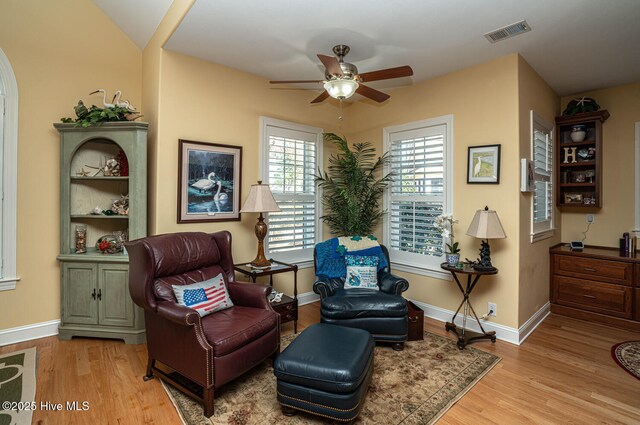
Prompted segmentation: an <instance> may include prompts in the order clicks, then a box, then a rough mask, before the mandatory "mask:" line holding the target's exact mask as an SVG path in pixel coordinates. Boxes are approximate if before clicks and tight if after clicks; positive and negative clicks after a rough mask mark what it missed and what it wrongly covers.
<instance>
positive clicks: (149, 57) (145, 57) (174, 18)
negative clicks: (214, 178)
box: [142, 0, 195, 235]
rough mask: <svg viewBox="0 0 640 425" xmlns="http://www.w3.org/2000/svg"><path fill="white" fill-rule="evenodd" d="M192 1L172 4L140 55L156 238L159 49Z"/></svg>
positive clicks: (151, 219)
mask: <svg viewBox="0 0 640 425" xmlns="http://www.w3.org/2000/svg"><path fill="white" fill-rule="evenodd" d="M194 3H195V0H175V1H174V2H173V3H172V4H171V6H170V7H169V10H168V11H167V13H166V14H165V16H164V17H163V18H162V21H161V22H160V24H159V25H158V28H157V29H156V31H155V33H154V34H153V37H152V38H151V40H149V42H148V43H147V45H146V46H145V48H144V51H143V52H142V105H143V107H144V111H145V121H147V122H148V123H149V131H148V134H147V139H148V143H149V144H148V147H149V148H148V164H149V166H148V168H147V169H148V170H149V179H148V182H147V184H148V193H149V202H148V216H149V222H148V231H149V234H150V235H153V234H156V233H157V232H156V220H155V217H156V209H155V206H156V194H157V192H158V186H157V179H156V176H157V174H158V168H157V166H158V161H157V157H158V152H157V145H158V127H159V126H160V124H161V121H160V120H159V116H158V114H159V108H160V74H161V72H162V46H164V44H165V43H166V42H167V40H168V39H169V37H171V34H173V32H174V31H175V30H176V29H177V28H178V26H179V25H180V23H181V22H182V19H183V18H184V17H185V16H186V14H187V12H188V11H189V10H190V9H191V7H192V6H193V4H194Z"/></svg>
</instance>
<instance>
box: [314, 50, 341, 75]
mask: <svg viewBox="0 0 640 425" xmlns="http://www.w3.org/2000/svg"><path fill="white" fill-rule="evenodd" d="M318 59H320V62H322V64H323V65H324V67H325V68H327V71H329V74H331V75H335V76H336V77H342V68H340V62H338V59H336V57H335V56H327V55H320V54H319V55H318Z"/></svg>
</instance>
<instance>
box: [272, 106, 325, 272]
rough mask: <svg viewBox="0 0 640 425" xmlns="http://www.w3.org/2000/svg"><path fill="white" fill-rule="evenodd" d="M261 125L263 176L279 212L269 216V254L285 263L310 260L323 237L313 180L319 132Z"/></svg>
mask: <svg viewBox="0 0 640 425" xmlns="http://www.w3.org/2000/svg"><path fill="white" fill-rule="evenodd" d="M262 120H263V137H262V147H263V149H262V156H263V161H262V163H263V171H262V175H263V179H264V181H265V182H266V183H268V184H269V187H270V188H271V192H272V193H273V196H274V198H275V199H276V202H277V203H278V206H279V207H280V209H281V210H282V211H280V212H276V213H269V217H268V225H269V232H268V234H267V238H266V250H267V253H268V255H273V256H274V257H276V258H278V259H282V260H285V261H288V262H296V261H304V260H310V259H311V258H312V253H313V247H314V246H315V244H316V243H317V242H319V239H318V235H320V234H321V233H320V228H319V220H318V217H319V201H318V194H317V190H316V185H315V179H314V177H313V175H314V172H315V170H317V168H318V165H319V164H321V162H320V158H321V152H322V144H321V142H320V141H321V140H322V130H321V129H314V128H311V127H307V126H301V125H299V124H295V123H287V122H283V121H279V120H273V119H270V118H263V119H262Z"/></svg>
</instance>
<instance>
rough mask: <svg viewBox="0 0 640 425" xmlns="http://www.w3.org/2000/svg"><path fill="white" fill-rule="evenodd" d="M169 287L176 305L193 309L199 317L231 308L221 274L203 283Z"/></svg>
mask: <svg viewBox="0 0 640 425" xmlns="http://www.w3.org/2000/svg"><path fill="white" fill-rule="evenodd" d="M171 287H172V288H173V293H174V294H175V295H176V299H177V300H178V304H180V305H183V306H186V307H189V308H192V309H194V310H195V311H197V312H198V314H199V315H200V316H206V315H207V314H211V313H213V312H215V311H219V310H224V309H227V308H231V307H233V302H231V298H229V293H228V292H227V287H226V286H225V284H224V278H223V277H222V273H220V274H219V275H218V276H216V277H214V278H212V279H209V280H205V281H204V282H198V283H192V284H191V285H171Z"/></svg>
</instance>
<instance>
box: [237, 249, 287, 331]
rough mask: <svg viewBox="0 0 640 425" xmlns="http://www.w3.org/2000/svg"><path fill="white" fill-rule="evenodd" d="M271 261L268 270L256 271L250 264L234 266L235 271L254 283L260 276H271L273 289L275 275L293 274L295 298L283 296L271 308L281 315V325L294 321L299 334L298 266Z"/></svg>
mask: <svg viewBox="0 0 640 425" xmlns="http://www.w3.org/2000/svg"><path fill="white" fill-rule="evenodd" d="M269 261H270V262H271V267H268V268H266V269H256V268H253V267H251V265H250V264H248V263H241V264H234V265H233V269H234V270H235V271H237V272H238V273H242V274H243V275H245V276H249V277H250V278H251V281H252V282H253V283H255V282H256V279H257V278H258V276H269V285H271V287H273V275H274V274H278V273H287V272H293V298H291V297H290V296H288V295H284V294H283V295H282V300H281V301H280V302H277V303H276V302H271V307H273V309H274V310H275V311H276V313H278V314H279V315H280V324H282V323H287V322H290V321H292V320H293V333H298V266H297V265H296V264H288V263H283V262H282V261H277V260H274V259H270V260H269Z"/></svg>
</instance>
